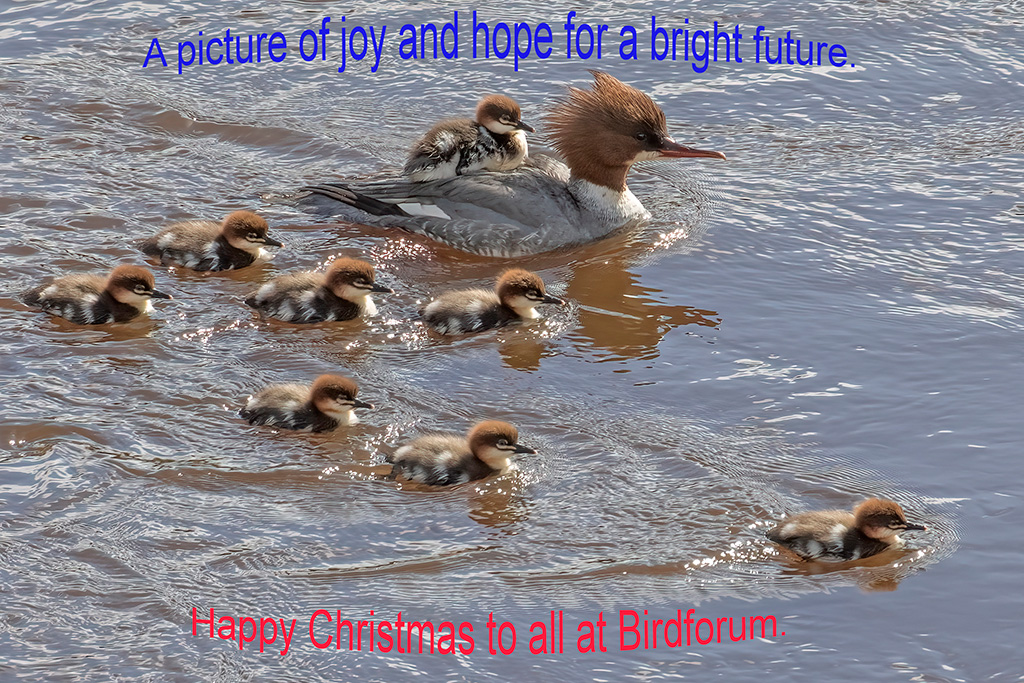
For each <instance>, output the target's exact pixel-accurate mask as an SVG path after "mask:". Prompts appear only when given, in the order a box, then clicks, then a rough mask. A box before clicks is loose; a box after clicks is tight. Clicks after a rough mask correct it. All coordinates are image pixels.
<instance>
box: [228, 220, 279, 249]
mask: <svg viewBox="0 0 1024 683" xmlns="http://www.w3.org/2000/svg"><path fill="white" fill-rule="evenodd" d="M269 231H270V226H268V225H267V222H266V221H265V220H263V218H262V217H261V216H258V215H257V214H255V213H253V212H252V211H233V212H232V213H229V214H228V215H227V218H225V219H224V220H223V221H222V222H221V224H220V234H221V235H222V236H223V237H224V239H225V240H227V243H228V244H230V245H231V246H233V247H235V248H236V249H241V250H243V251H251V252H258V251H259V250H260V249H261V248H262V247H265V246H270V247H283V246H284V245H283V244H281V243H280V242H278V241H277V240H275V239H273V238H272V237H270V236H269V235H268V234H267V233H268V232H269Z"/></svg>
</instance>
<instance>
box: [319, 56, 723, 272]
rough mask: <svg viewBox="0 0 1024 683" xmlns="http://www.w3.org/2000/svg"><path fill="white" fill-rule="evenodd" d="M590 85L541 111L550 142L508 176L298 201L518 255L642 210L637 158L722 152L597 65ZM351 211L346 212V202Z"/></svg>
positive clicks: (328, 188)
mask: <svg viewBox="0 0 1024 683" xmlns="http://www.w3.org/2000/svg"><path fill="white" fill-rule="evenodd" d="M592 73H593V74H594V85H593V88H592V89H590V90H582V89H579V88H570V89H569V97H568V99H567V100H565V101H563V102H562V103H560V104H559V105H558V106H557V107H556V108H555V109H554V111H553V112H552V113H551V114H550V116H549V117H548V119H547V120H548V123H549V125H550V128H551V137H552V139H553V141H554V146H555V148H556V149H557V150H558V151H559V152H560V153H561V154H562V156H563V157H565V161H566V163H565V164H562V163H561V162H557V161H554V160H553V159H551V158H549V157H538V158H536V159H531V160H528V161H527V163H525V164H524V165H523V166H520V167H519V168H517V169H515V170H513V171H509V172H508V173H476V174H472V175H465V176H456V177H454V178H448V179H445V180H431V181H427V182H423V183H415V182H412V181H410V180H409V179H407V178H393V179H387V180H380V181H365V182H353V183H344V184H342V183H338V184H333V183H329V184H323V185H315V186H311V187H306V188H305V190H306V191H307V192H308V194H307V195H305V196H303V197H301V198H299V202H300V203H302V204H305V205H307V206H310V207H311V208H313V209H314V210H318V211H323V210H326V211H327V212H328V213H332V214H333V213H340V212H342V211H344V212H346V213H347V214H348V215H349V216H356V217H357V218H356V219H357V220H362V221H366V219H367V217H369V216H377V217H379V218H378V219H377V220H376V221H374V222H376V223H379V224H382V225H394V226H398V227H401V228H404V229H406V230H409V231H411V232H415V233H420V234H423V235H426V236H428V237H431V238H432V239H435V240H438V241H440V242H444V243H446V244H449V245H451V246H453V247H455V248H457V249H462V250H463V251H470V252H475V253H478V254H484V255H487V256H500V257H510V256H520V255H525V254H537V253H541V252H545V251H550V250H552V249H558V248H561V247H568V246H573V245H578V244H584V243H587V242H592V241H594V240H597V239H600V238H602V237H604V236H606V235H608V234H609V233H611V232H612V231H614V230H616V229H617V228H621V227H623V226H625V225H627V224H630V223H633V222H638V221H642V220H644V219H646V218H649V217H650V214H649V213H648V212H647V210H646V209H644V207H643V205H642V204H641V203H640V202H639V201H638V200H637V198H636V197H635V196H633V193H632V192H630V191H629V188H628V187H627V186H626V176H627V175H628V174H629V170H630V168H631V167H632V166H633V164H634V163H636V162H638V161H645V160H650V159H662V158H682V157H706V158H712V159H725V155H724V154H722V153H721V152H712V151H705V150H699V149H692V148H690V147H684V146H682V145H680V144H677V143H676V142H675V141H674V140H673V139H672V138H671V137H669V134H668V130H667V128H666V126H665V113H664V112H663V111H662V110H661V108H660V107H659V106H658V105H656V104H655V103H654V101H653V100H652V99H651V98H650V97H648V96H647V95H645V94H644V93H642V92H640V91H639V90H637V89H636V88H632V87H630V86H628V85H626V84H624V83H622V82H620V81H619V80H617V79H615V78H613V77H612V76H609V75H608V74H606V73H602V72H598V71H595V72H592ZM346 206H347V207H354V208H355V209H359V211H357V212H352V211H351V209H345V208H343V207H346Z"/></svg>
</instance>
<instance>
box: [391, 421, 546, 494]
mask: <svg viewBox="0 0 1024 683" xmlns="http://www.w3.org/2000/svg"><path fill="white" fill-rule="evenodd" d="M518 441H519V432H518V431H517V430H516V428H515V427H513V426H512V425H510V424H509V423H508V422H499V421H497V420H489V421H486V422H481V423H479V424H477V425H476V426H475V427H473V428H472V429H470V430H469V434H468V435H467V436H466V437H462V436H459V435H458V434H428V435H426V436H421V437H419V438H418V439H414V440H413V441H410V442H409V443H407V444H405V445H404V446H402V447H401V448H399V449H398V450H397V451H395V453H394V454H393V455H390V456H388V458H387V460H388V462H390V463H392V464H393V465H394V472H393V473H394V474H395V475H398V474H401V475H402V476H404V477H405V478H406V479H410V480H412V481H415V482H419V483H421V484H430V485H433V486H448V485H450V484H465V483H466V482H467V481H473V480H475V479H483V478H484V477H487V476H490V475H492V474H495V473H498V472H505V471H507V470H508V469H509V467H511V465H512V462H511V458H512V456H513V455H515V454H516V453H536V452H537V451H535V450H533V449H532V448H530V447H529V446H523V445H522V444H520V443H518Z"/></svg>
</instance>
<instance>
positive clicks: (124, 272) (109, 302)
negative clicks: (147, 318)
mask: <svg viewBox="0 0 1024 683" xmlns="http://www.w3.org/2000/svg"><path fill="white" fill-rule="evenodd" d="M170 298H171V295H170V294H164V293H163V292H160V291H157V289H156V282H155V281H154V280H153V273H151V272H149V270H147V269H146V268H142V267H140V266H118V267H117V268H114V269H113V270H112V271H110V274H109V275H107V276H106V277H103V276H100V275H68V276H67V277H62V278H58V279H56V280H53V281H52V282H48V283H46V284H43V285H39V286H38V287H35V288H33V289H30V290H29V291H27V292H25V294H24V301H25V303H26V304H28V305H29V306H36V307H38V308H41V309H43V310H44V311H46V312H47V313H50V314H52V315H56V316H60V317H61V318H67V319H68V320H70V321H71V322H73V323H75V324H77V325H102V324H104V323H123V322H127V321H129V320H131V319H133V318H137V317H138V316H140V315H142V314H143V313H149V312H150V311H152V310H153V304H152V303H151V302H150V299H170Z"/></svg>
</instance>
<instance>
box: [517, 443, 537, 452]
mask: <svg viewBox="0 0 1024 683" xmlns="http://www.w3.org/2000/svg"><path fill="white" fill-rule="evenodd" d="M514 452H515V453H536V452H537V451H535V450H533V449H532V448H530V447H529V446H524V445H523V444H521V443H517V444H516V450H515V451H514Z"/></svg>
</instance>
